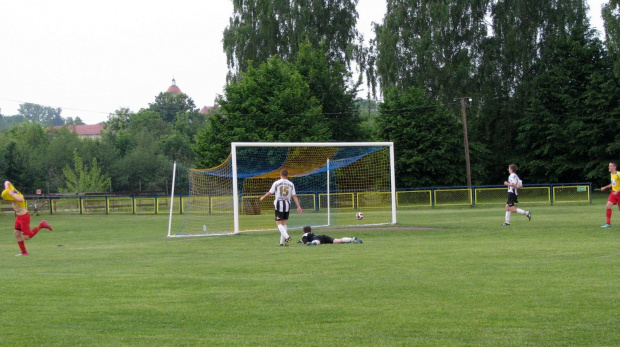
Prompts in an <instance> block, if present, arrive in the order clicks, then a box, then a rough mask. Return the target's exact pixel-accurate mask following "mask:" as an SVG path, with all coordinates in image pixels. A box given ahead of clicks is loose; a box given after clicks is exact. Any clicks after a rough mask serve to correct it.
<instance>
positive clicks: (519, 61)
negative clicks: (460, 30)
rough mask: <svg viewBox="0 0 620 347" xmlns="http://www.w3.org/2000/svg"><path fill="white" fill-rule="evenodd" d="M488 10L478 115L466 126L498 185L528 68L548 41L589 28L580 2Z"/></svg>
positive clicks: (497, 1) (499, 0)
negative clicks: (485, 152) (483, 147)
mask: <svg viewBox="0 0 620 347" xmlns="http://www.w3.org/2000/svg"><path fill="white" fill-rule="evenodd" d="M489 9H490V11H489V14H488V17H487V18H488V19H489V22H488V23H489V28H488V29H489V34H488V36H487V37H486V38H485V39H484V40H483V42H482V44H481V49H482V55H481V59H480V63H479V64H480V67H479V69H478V71H479V73H478V75H477V77H478V83H477V85H478V87H477V90H479V93H478V95H477V96H475V102H476V104H477V105H478V112H477V113H476V114H475V115H474V116H473V117H471V119H470V122H469V125H470V129H471V131H470V136H471V139H473V140H478V141H484V142H486V144H487V146H488V148H489V149H490V150H491V153H492V156H491V157H490V158H487V160H486V163H485V166H486V170H487V176H489V177H494V178H495V180H499V179H501V178H502V177H504V176H505V167H506V165H507V164H509V162H511V161H514V151H512V150H510V149H512V148H513V147H514V146H515V143H516V141H517V139H516V135H517V132H516V131H515V129H517V128H518V127H519V126H520V125H521V123H522V121H521V117H522V115H523V112H524V110H526V109H527V108H528V100H529V98H530V94H531V93H532V92H533V91H534V88H533V87H532V86H530V83H531V81H532V79H533V78H535V77H536V75H535V74H534V73H533V71H534V70H533V66H534V65H535V64H536V63H537V61H538V60H539V59H540V57H541V55H542V54H543V50H544V49H545V47H549V46H551V45H550V44H548V43H549V42H550V40H555V39H557V38H566V37H569V36H570V35H571V32H572V29H573V28H575V27H579V28H583V27H588V26H589V23H588V19H587V15H586V5H585V1H584V0H567V1H536V0H523V1H521V0H492V1H490V4H489ZM507 149H508V150H507ZM517 164H519V163H517ZM520 167H521V168H523V169H525V166H524V165H520ZM520 171H521V170H520Z"/></svg>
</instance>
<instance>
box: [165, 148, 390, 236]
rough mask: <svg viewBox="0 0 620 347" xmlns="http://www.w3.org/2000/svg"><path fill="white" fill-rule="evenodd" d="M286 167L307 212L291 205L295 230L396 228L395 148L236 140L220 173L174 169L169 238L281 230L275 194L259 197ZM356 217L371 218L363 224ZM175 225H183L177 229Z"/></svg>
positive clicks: (291, 217)
mask: <svg viewBox="0 0 620 347" xmlns="http://www.w3.org/2000/svg"><path fill="white" fill-rule="evenodd" d="M282 169H287V170H288V172H289V180H290V181H291V182H293V183H294V184H295V191H296V193H297V197H298V199H299V203H300V205H301V207H302V209H303V213H302V214H298V213H297V206H296V205H295V202H294V201H291V212H290V216H289V220H288V228H289V229H296V228H301V227H303V226H305V225H310V226H314V227H321V226H330V227H340V226H352V225H373V224H394V223H396V192H395V191H396V185H395V174H394V145H393V143H391V142H368V143H366V142H357V143H240V142H233V143H232V144H231V153H230V155H229V157H228V158H227V159H226V160H225V161H224V162H223V163H222V164H220V165H219V166H217V167H214V168H209V169H190V168H185V167H182V166H180V165H178V164H176V163H175V170H174V173H173V187H174V188H173V191H172V195H171V199H170V201H171V202H172V203H171V204H170V223H169V228H168V236H169V237H173V236H209V235H226V234H237V233H239V232H242V231H253V230H272V229H275V218H274V217H275V215H274V205H273V203H274V196H273V195H271V196H269V197H268V198H266V199H264V200H263V201H262V202H260V201H259V198H260V197H261V196H262V195H264V194H265V193H266V192H267V191H269V189H270V188H271V185H272V184H273V182H274V181H276V180H278V179H279V178H280V171H281V170H282ZM175 190H176V196H175ZM174 204H180V205H179V206H178V207H177V208H175V207H174ZM357 212H362V213H363V215H364V217H363V218H362V219H358V218H357V217H356V213H357ZM175 214H178V216H174V215H175ZM173 217H176V218H173ZM173 220H177V221H179V222H178V223H174V224H175V225H173Z"/></svg>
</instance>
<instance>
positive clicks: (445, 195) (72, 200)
mask: <svg viewBox="0 0 620 347" xmlns="http://www.w3.org/2000/svg"><path fill="white" fill-rule="evenodd" d="M506 191H507V190H506V187H505V186H474V187H441V188H422V189H417V188H416V189H401V190H398V191H397V192H396V207H397V209H403V208H417V207H444V206H448V207H449V206H477V205H480V206H485V205H503V204H505V203H506ZM299 196H300V201H301V203H302V205H303V206H306V207H305V208H312V209H314V210H320V209H324V208H327V194H324V193H322V192H317V193H301V194H299ZM245 198H246V199H242V206H244V207H247V208H243V209H242V210H241V211H242V213H247V214H253V213H255V212H256V209H260V208H261V207H263V206H262V205H260V206H259V205H257V204H258V202H257V201H254V200H257V199H256V198H255V197H245ZM26 199H27V200H28V207H29V210H30V212H31V213H33V214H168V213H170V204H171V198H170V196H167V195H166V196H163V195H153V196H118V195H105V196H104V195H97V196H34V197H28V196H27V197H26ZM174 200H175V201H174V203H173V211H172V213H174V214H183V213H192V211H190V210H189V206H190V204H189V203H190V201H191V205H192V206H194V207H195V206H196V205H197V204H200V206H201V208H198V209H196V208H194V210H195V211H198V212H196V213H204V211H209V213H218V212H230V211H231V210H232V202H231V196H214V197H208V196H205V197H193V198H190V197H188V196H176V197H174ZM246 200H247V201H246ZM390 200H391V196H390V194H389V192H346V193H338V194H332V195H330V203H331V206H338V207H337V208H341V209H342V208H344V209H358V208H364V209H372V208H373V207H374V208H385V207H386V206H389V205H390ZM519 201H520V202H521V203H527V204H547V205H551V204H561V203H588V204H590V203H592V184H591V183H562V184H540V185H528V186H526V187H523V188H520V189H519ZM246 205H247V206H246ZM0 209H1V211H2V212H3V213H12V212H13V209H12V208H11V205H10V202H8V201H4V200H0ZM243 211H245V212H243Z"/></svg>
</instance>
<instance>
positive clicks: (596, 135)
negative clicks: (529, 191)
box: [516, 27, 620, 182]
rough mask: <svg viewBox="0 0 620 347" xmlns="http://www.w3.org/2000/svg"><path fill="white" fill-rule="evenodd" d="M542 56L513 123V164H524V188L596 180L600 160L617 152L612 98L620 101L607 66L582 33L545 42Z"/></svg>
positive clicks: (597, 46) (616, 105)
mask: <svg viewBox="0 0 620 347" xmlns="http://www.w3.org/2000/svg"><path fill="white" fill-rule="evenodd" d="M542 53H543V54H542V56H541V59H540V60H539V61H538V62H537V63H536V64H535V65H534V66H533V71H532V75H534V76H535V77H534V78H533V79H532V81H531V82H530V83H529V87H530V88H531V92H530V98H529V99H528V108H527V112H525V113H523V114H522V116H521V117H520V121H519V124H520V126H519V127H518V132H517V133H518V134H519V135H518V136H517V142H516V143H517V144H518V145H517V148H516V149H517V151H518V154H519V157H520V158H519V159H520V160H521V162H524V163H527V169H526V171H525V172H526V173H527V174H529V175H530V177H531V179H530V182H579V181H584V180H594V179H597V178H599V177H600V172H599V170H600V168H601V165H602V163H604V162H605V161H608V159H607V158H606V154H607V155H608V156H609V157H613V156H614V155H615V153H617V151H618V150H619V149H620V141H617V140H614V139H615V138H616V137H617V136H616V135H615V133H616V128H617V126H615V125H614V119H620V102H618V100H617V97H613V96H612V95H616V96H617V95H620V83H619V82H620V81H619V80H618V78H617V77H614V75H613V72H612V62H611V60H610V59H608V57H607V55H606V53H605V51H604V48H603V44H602V42H601V41H600V40H599V39H597V38H595V33H594V32H593V31H592V30H589V29H588V28H586V27H581V28H579V27H575V28H573V30H572V35H571V36H570V37H557V38H555V39H550V40H548V42H547V45H546V46H545V48H544V49H543V50H542ZM560 143H561V145H558V144H560ZM614 149H615V150H614Z"/></svg>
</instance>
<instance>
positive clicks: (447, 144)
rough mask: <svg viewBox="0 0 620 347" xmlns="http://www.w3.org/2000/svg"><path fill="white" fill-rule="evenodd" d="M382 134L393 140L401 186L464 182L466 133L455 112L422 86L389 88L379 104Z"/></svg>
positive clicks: (458, 183)
mask: <svg viewBox="0 0 620 347" xmlns="http://www.w3.org/2000/svg"><path fill="white" fill-rule="evenodd" d="M379 112H380V116H379V119H378V120H377V122H378V123H379V129H380V131H379V138H380V139H381V140H383V141H393V142H394V147H395V151H396V153H395V156H396V162H395V166H396V172H397V175H396V178H397V182H396V184H397V186H398V187H430V186H438V185H462V184H465V182H466V175H465V173H464V171H465V170H458V169H455V168H458V167H463V163H464V154H463V142H462V139H463V136H462V134H463V133H462V131H461V130H460V129H461V128H460V124H459V123H458V122H457V121H456V120H455V116H454V114H453V113H452V112H451V111H450V110H448V109H446V108H443V107H441V106H440V105H439V103H437V102H436V101H434V100H433V98H431V97H428V96H427V95H425V91H424V90H423V89H420V88H409V89H399V88H392V89H389V90H388V91H387V93H386V95H385V100H384V102H383V103H381V104H379Z"/></svg>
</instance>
